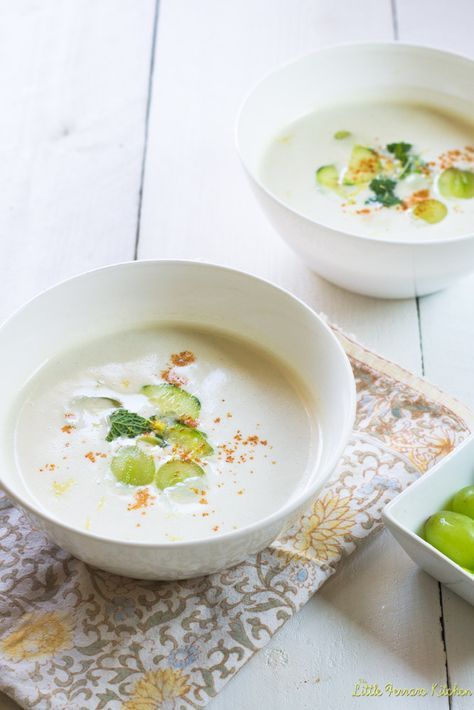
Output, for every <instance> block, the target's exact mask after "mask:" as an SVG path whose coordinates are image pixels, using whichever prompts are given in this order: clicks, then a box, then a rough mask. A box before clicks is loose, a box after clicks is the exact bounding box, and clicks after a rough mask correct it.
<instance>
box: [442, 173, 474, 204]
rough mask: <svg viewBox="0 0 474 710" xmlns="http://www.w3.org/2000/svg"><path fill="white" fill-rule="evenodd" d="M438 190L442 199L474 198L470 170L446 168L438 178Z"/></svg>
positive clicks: (473, 180) (472, 175) (472, 174)
mask: <svg viewBox="0 0 474 710" xmlns="http://www.w3.org/2000/svg"><path fill="white" fill-rule="evenodd" d="M438 188H439V191H440V192H441V194H442V195H443V196H444V197H457V198H460V199H461V200H469V199H470V198H471V197H474V173H472V172H471V171H470V170H459V168H448V169H447V170H445V171H444V172H443V173H441V175H440V176H439V180H438Z"/></svg>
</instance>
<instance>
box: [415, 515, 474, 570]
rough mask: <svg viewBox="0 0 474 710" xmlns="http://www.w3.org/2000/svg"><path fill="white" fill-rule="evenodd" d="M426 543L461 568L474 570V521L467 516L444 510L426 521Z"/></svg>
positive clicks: (424, 533) (424, 534) (424, 531)
mask: <svg viewBox="0 0 474 710" xmlns="http://www.w3.org/2000/svg"><path fill="white" fill-rule="evenodd" d="M423 536H424V538H425V540H426V542H429V544H430V545H433V547H436V549H437V550H439V551H440V552H442V553H443V554H444V555H446V557H449V558H450V559H451V560H453V562H457V564H458V565H460V566H461V567H465V568H467V569H469V570H474V520H471V518H468V517H467V515H461V513H455V512H453V511H451V510H442V511H440V512H439V513H435V514H434V515H432V516H431V517H430V518H428V520H427V521H426V523H425V525H424V529H423Z"/></svg>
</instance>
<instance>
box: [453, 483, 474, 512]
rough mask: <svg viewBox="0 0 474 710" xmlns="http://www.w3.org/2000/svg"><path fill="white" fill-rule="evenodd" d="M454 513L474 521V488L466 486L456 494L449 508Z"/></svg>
mask: <svg viewBox="0 0 474 710" xmlns="http://www.w3.org/2000/svg"><path fill="white" fill-rule="evenodd" d="M449 507H450V508H451V510H454V512H455V513H462V515H467V516H468V517H469V518H473V519H474V486H466V487H465V488H461V490H460V491H458V492H457V493H456V495H455V496H454V498H453V499H452V501H451V505H450V506H449Z"/></svg>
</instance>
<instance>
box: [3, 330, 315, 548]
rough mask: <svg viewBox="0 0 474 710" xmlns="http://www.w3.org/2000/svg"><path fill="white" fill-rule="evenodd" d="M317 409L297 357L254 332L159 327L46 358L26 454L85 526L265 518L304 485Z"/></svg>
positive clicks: (27, 411) (124, 527) (205, 526)
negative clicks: (310, 403)
mask: <svg viewBox="0 0 474 710" xmlns="http://www.w3.org/2000/svg"><path fill="white" fill-rule="evenodd" d="M301 389H302V388H301ZM307 411H308V410H307V408H306V405H305V401H304V396H303V395H302V394H301V393H300V391H299V388H298V387H297V386H296V385H295V384H294V378H293V377H292V376H291V374H290V373H289V372H288V371H287V369H286V368H285V367H284V366H283V365H281V364H280V363H279V362H278V361H277V360H276V359H274V358H273V356H271V355H269V354H267V353H266V352H264V351H262V350H261V349H259V348H258V347H256V346H254V345H253V344H250V343H248V342H246V341H244V340H238V339H233V338H231V337H228V336H226V335H223V334H220V333H217V332H214V331H206V330H200V329H196V328H194V327H192V328H191V327H189V328H188V327H183V326H175V325H162V326H157V327H146V328H142V329H137V330H131V331H126V332H121V333H116V334H114V335H112V336H109V337H107V338H102V339H100V340H97V341H94V342H91V343H87V344H86V345H84V347H83V348H81V349H80V350H79V349H78V350H74V351H70V352H67V353H65V354H64V355H62V356H61V357H58V358H57V359H55V360H53V361H50V362H48V363H47V364H46V365H45V366H44V367H43V368H42V369H41V370H39V372H38V373H37V374H36V375H35V376H34V377H33V378H32V380H31V381H30V382H29V383H28V384H27V385H26V387H25V390H24V392H23V393H22V397H21V406H20V411H19V415H18V420H17V424H16V433H15V439H16V455H17V459H18V463H19V467H20V470H21V472H22V475H23V477H24V481H25V484H26V486H27V488H28V489H29V491H30V493H31V495H32V496H33V497H34V498H35V499H36V501H37V502H39V504H40V505H41V507H42V508H43V509H45V510H47V511H48V512H50V513H52V514H54V515H55V516H56V517H58V518H59V519H61V520H63V521H64V522H67V523H69V524H70V525H72V526H74V527H77V528H82V529H85V530H90V531H91V532H94V533H96V534H99V535H105V536H110V537H113V538H116V539H123V540H139V541H144V540H147V541H150V542H169V541H181V540H190V539H197V538H202V537H207V536H214V535H218V534H220V533H222V532H228V531H232V530H235V529H238V528H240V527H242V526H245V525H248V524H250V523H252V522H255V521H257V520H259V519H261V518H263V517H265V516H267V515H269V514H271V513H273V512H275V511H276V510H278V509H279V508H280V507H282V506H283V505H284V504H285V503H286V502H287V501H288V499H289V498H290V497H291V496H292V495H293V494H294V493H295V491H296V490H298V487H299V486H300V485H302V484H303V481H304V480H305V472H306V469H307V467H308V465H309V461H310V459H311V458H312V454H311V447H312V446H317V441H316V439H317V432H315V431H314V430H312V428H313V425H312V424H311V419H310V417H309V415H308V413H307Z"/></svg>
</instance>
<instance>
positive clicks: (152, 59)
mask: <svg viewBox="0 0 474 710" xmlns="http://www.w3.org/2000/svg"><path fill="white" fill-rule="evenodd" d="M159 14H160V0H155V10H154V14H153V34H152V39H151V50H150V70H149V72H148V86H147V98H146V109H145V126H144V136H143V154H142V164H141V169H140V184H139V188H138V207H137V228H136V231H135V245H134V250H133V259H134V261H136V260H137V258H138V246H139V243H140V222H141V215H142V203H143V184H144V181H145V169H146V156H147V149H148V132H149V126H150V108H151V102H152V100H153V75H154V72H155V56H156V39H157V35H158V20H159Z"/></svg>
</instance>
